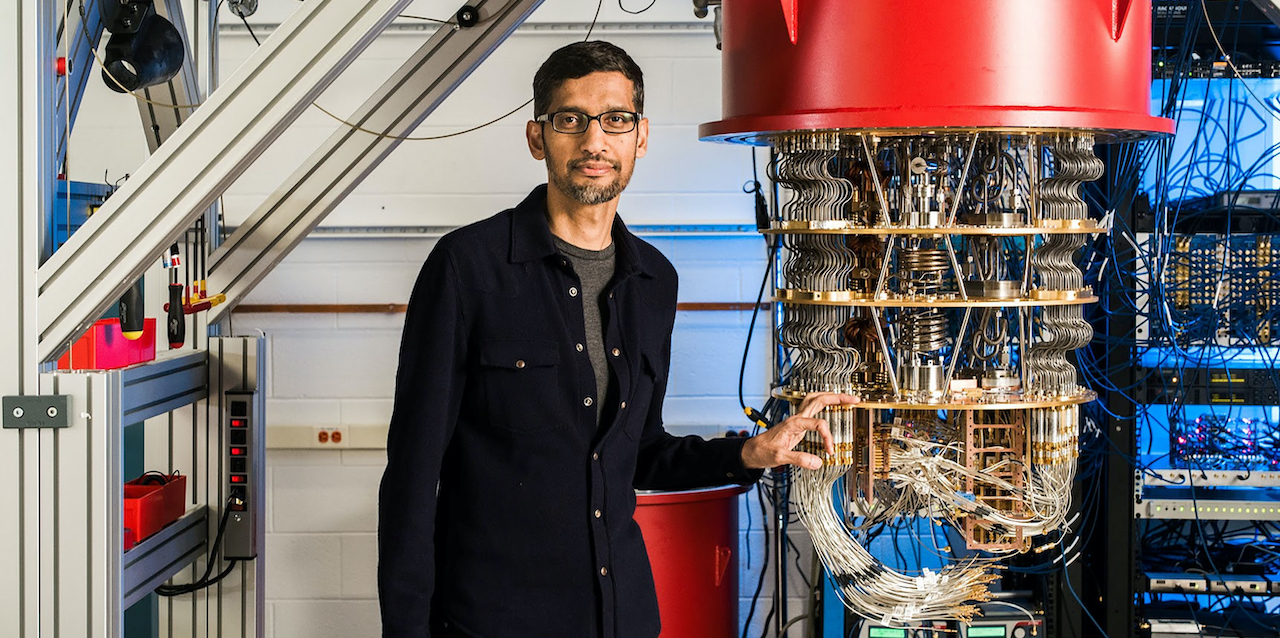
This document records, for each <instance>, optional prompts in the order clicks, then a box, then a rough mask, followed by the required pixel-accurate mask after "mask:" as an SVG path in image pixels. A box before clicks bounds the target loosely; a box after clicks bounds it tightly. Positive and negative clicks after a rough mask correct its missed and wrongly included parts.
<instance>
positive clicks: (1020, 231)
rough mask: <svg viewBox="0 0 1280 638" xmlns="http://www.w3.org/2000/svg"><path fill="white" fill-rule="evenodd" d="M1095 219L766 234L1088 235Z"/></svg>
mask: <svg viewBox="0 0 1280 638" xmlns="http://www.w3.org/2000/svg"><path fill="white" fill-rule="evenodd" d="M1106 231H1107V229H1105V228H1101V227H1099V226H1098V222H1097V221H1096V220H1093V219H1071V220H1041V221H1040V222H1039V223H1037V225H1035V226H1007V227H1006V226H970V225H965V224H956V225H953V226H934V227H922V226H859V225H857V224H854V223H853V222H849V221H843V220H828V221H783V222H774V223H773V226H772V227H771V228H769V229H767V230H765V231H763V232H764V233H765V234H766V235H917V236H919V235H927V236H932V237H941V236H944V235H981V236H987V237H1028V236H1033V235H1087V234H1093V233H1102V232H1106Z"/></svg>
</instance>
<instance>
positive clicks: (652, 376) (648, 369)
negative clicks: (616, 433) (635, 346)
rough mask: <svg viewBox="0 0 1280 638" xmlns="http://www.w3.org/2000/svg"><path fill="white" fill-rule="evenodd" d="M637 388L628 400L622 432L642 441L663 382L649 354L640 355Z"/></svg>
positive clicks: (633, 389)
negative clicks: (655, 393) (656, 391)
mask: <svg viewBox="0 0 1280 638" xmlns="http://www.w3.org/2000/svg"><path fill="white" fill-rule="evenodd" d="M635 378H636V381H635V387H634V388H632V390H631V396H630V397H629V398H628V399H627V409H626V410H623V412H625V413H626V414H624V415H623V417H624V423H623V428H622V431H623V432H626V433H627V436H629V437H631V438H633V439H635V440H637V441H638V440H640V437H641V435H643V434H644V424H645V421H646V420H647V419H648V418H649V407H650V404H651V403H652V402H653V396H654V391H655V390H656V389H657V388H658V384H659V383H662V382H663V379H662V375H661V374H660V373H659V372H658V367H657V365H655V362H654V360H653V358H651V357H650V356H649V355H648V354H641V355H640V372H639V374H637V375H636V377H635Z"/></svg>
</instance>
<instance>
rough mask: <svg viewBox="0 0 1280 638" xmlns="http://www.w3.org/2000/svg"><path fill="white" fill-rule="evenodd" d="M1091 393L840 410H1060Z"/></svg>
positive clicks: (782, 392)
mask: <svg viewBox="0 0 1280 638" xmlns="http://www.w3.org/2000/svg"><path fill="white" fill-rule="evenodd" d="M807 394H808V393H807V392H792V391H789V390H787V389H785V388H775V389H774V390H773V396H775V397H777V398H779V399H783V400H786V401H790V402H792V403H799V402H801V401H803V400H804V398H805V396H806V395H807ZM1097 398H1098V395H1097V393H1095V392H1093V391H1092V390H1082V391H1081V392H1080V393H1078V394H1073V395H1069V396H1061V397H1043V396H1030V397H1025V398H1022V399H1021V400H1016V401H1002V402H999V403H996V402H986V401H981V400H968V399H966V400H961V401H955V400H948V401H937V402H932V403H930V402H924V401H889V400H883V399H863V400H862V401H861V402H859V403H854V404H850V405H847V406H841V407H842V408H844V409H852V410H859V409H861V410H1030V409H1034V408H1059V407H1063V406H1068V405H1080V404H1083V403H1088V402H1090V401H1093V400H1094V399H1097Z"/></svg>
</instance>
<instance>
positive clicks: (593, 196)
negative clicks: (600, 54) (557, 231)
mask: <svg viewBox="0 0 1280 638" xmlns="http://www.w3.org/2000/svg"><path fill="white" fill-rule="evenodd" d="M633 88H634V87H633V86H632V83H631V80H628V79H627V77H626V76H624V75H623V74H621V73H618V72H616V71H610V72H607V73H606V72H597V73H592V74H590V75H585V76H583V77H580V78H577V79H573V80H567V81H566V82H564V83H563V84H561V85H560V88H559V89H557V90H556V92H555V95H554V96H553V99H552V100H551V105H550V108H549V109H548V111H547V112H548V113H556V112H558V111H577V112H579V113H584V114H586V115H588V116H593V115H600V114H601V113H606V112H609V111H635V110H636V105H635V102H634V100H633V95H632V91H633ZM525 135H526V137H527V138H528V142H529V152H530V153H531V154H532V155H533V158H534V159H538V160H545V161H546V163H547V181H548V182H550V184H551V187H552V188H555V189H557V190H559V191H560V192H562V193H564V194H565V195H566V196H568V197H569V198H570V199H573V200H574V201H577V202H580V203H582V204H587V205H596V204H603V203H605V202H608V201H611V200H613V199H615V198H617V197H618V195H620V194H621V193H622V189H624V188H626V187H627V183H628V182H630V181H631V172H632V171H633V170H634V169H635V165H636V158H637V157H644V154H645V151H646V150H647V149H648V143H649V120H647V119H642V120H640V121H639V122H637V123H636V128H635V130H634V131H631V132H630V133H621V134H610V133H605V132H604V129H603V128H601V125H600V122H599V121H592V122H589V123H588V125H587V130H586V131H583V132H581V133H560V132H557V131H556V130H555V128H554V127H553V126H552V124H551V122H529V124H528V125H527V127H526V130H525Z"/></svg>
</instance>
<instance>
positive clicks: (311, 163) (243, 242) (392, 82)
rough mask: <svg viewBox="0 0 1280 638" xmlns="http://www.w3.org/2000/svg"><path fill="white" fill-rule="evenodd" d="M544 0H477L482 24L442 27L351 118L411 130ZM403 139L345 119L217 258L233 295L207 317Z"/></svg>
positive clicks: (400, 132) (212, 279) (229, 304)
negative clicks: (378, 133) (374, 132)
mask: <svg viewBox="0 0 1280 638" xmlns="http://www.w3.org/2000/svg"><path fill="white" fill-rule="evenodd" d="M542 1H543V0H482V1H481V2H478V3H476V7H477V9H478V10H479V11H480V14H481V21H480V23H479V24H477V25H476V26H474V27H471V28H462V29H459V28H455V27H454V26H452V25H444V26H443V27H441V28H440V29H439V30H438V31H436V33H435V35H434V36H432V37H431V38H430V39H429V40H428V41H427V42H426V43H425V44H424V45H423V46H422V47H421V48H419V49H418V50H417V51H416V52H414V54H413V55H412V56H411V57H410V58H409V59H408V61H406V62H405V63H404V64H403V65H402V66H401V67H400V68H399V69H397V70H396V72H395V73H394V74H393V75H392V76H391V78H390V79H388V80H387V81H386V82H385V83H384V84H383V85H382V86H381V87H379V88H378V90H377V91H376V92H375V93H374V94H373V95H372V96H371V97H370V98H369V99H368V100H366V101H365V103H364V104H363V105H361V106H360V108H359V109H358V110H357V111H356V113H355V114H354V115H353V116H351V117H350V118H349V119H348V121H350V122H352V123H353V124H356V125H357V126H360V127H361V128H364V129H367V130H371V131H382V132H385V133H386V134H388V135H391V136H395V137H403V136H406V135H409V134H410V133H412V132H413V130H414V129H416V128H417V127H418V125H419V124H421V123H422V121H423V120H424V119H426V118H427V116H428V115H430V114H431V113H432V111H434V110H435V109H436V107H438V106H439V105H440V104H441V103H442V102H443V101H444V100H445V98H447V97H448V96H449V94H451V93H452V92H453V90H454V89H456V88H457V87H458V85H459V84H461V83H462V82H463V81H464V80H466V78H467V76H469V75H470V74H471V72H472V71H474V70H475V69H476V67H478V66H479V65H480V64H481V63H482V62H484V60H485V59H486V58H488V56H489V54H490V53H492V52H493V51H494V49H496V48H498V45H500V44H502V42H503V41H505V40H506V39H507V37H508V36H509V35H511V33H512V32H513V31H514V30H515V29H516V27H517V26H519V25H520V23H522V22H524V20H525V19H526V18H527V17H528V16H529V14H531V13H532V12H533V11H534V10H535V9H537V8H538V6H539V5H541V4H542ZM401 141H402V140H399V139H395V138H394V137H391V138H388V137H378V136H376V135H372V134H370V133H366V132H363V131H357V130H355V129H353V128H351V127H348V126H345V125H339V128H338V130H337V131H336V132H334V133H333V135H331V136H330V137H329V139H328V140H326V141H325V142H324V144H323V145H321V146H320V148H319V149H317V150H316V151H315V152H314V153H313V154H312V155H311V156H310V157H309V158H308V159H307V160H306V161H305V162H304V163H303V164H302V166H300V167H299V168H298V169H297V170H296V171H294V173H293V174H292V175H290V176H289V179H287V180H286V181H285V182H284V184H282V185H281V186H280V187H279V188H277V189H276V190H275V192H274V193H272V194H271V196H270V197H268V198H267V200H266V201H265V202H264V203H263V204H262V205H261V206H259V207H258V208H257V210H255V211H254V212H253V214H252V215H250V217H249V218H248V219H247V220H246V221H245V222H244V223H243V224H241V225H240V226H239V227H238V228H237V229H236V231H235V233H234V234H232V235H231V236H230V237H229V238H227V240H226V241H225V242H224V243H223V244H222V246H221V247H220V248H219V249H218V250H217V251H215V252H214V253H213V255H212V256H211V257H210V259H209V262H210V269H209V290H212V291H216V292H220V293H224V294H226V296H227V300H226V302H225V303H223V304H222V305H219V306H216V307H214V308H212V309H211V310H210V311H209V315H208V320H209V321H210V322H211V323H212V322H216V321H218V320H220V319H223V318H225V317H226V316H227V314H228V313H229V312H230V310H231V309H232V308H233V307H235V305H236V304H237V303H239V302H240V301H241V300H243V299H244V298H245V296H246V295H247V294H248V293H249V291H251V290H252V289H253V288H254V287H255V286H256V285H257V284H258V283H259V282H261V281H262V279H263V278H265V277H266V276H267V274H268V273H269V272H270V271H271V269H272V268H273V267H275V265H276V264H278V263H279V262H280V261H281V260H282V259H284V257H285V256H286V255H288V254H289V252H290V251H291V250H293V249H294V248H295V247H296V246H297V245H298V244H299V243H300V242H301V241H302V240H303V239H305V238H306V236H307V234H309V233H310V232H311V230H312V229H314V228H315V227H316V226H317V225H318V224H319V223H320V222H321V221H322V220H324V218H325V217H327V216H328V215H329V213H330V212H332V211H333V209H334V208H335V207H337V205H338V204H339V203H341V202H342V200H343V199H344V198H346V196H347V195H349V194H350V193H351V191H352V190H354V189H355V188H356V186H358V185H359V184H360V182H361V181H363V180H364V178H365V177H367V176H368V175H369V173H371V172H372V171H373V170H374V169H375V168H377V167H378V165H379V164H381V163H382V161H383V160H385V159H386V158H387V156H389V155H390V154H391V152H392V151H394V150H395V149H396V147H398V146H399V145H400V142H401Z"/></svg>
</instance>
